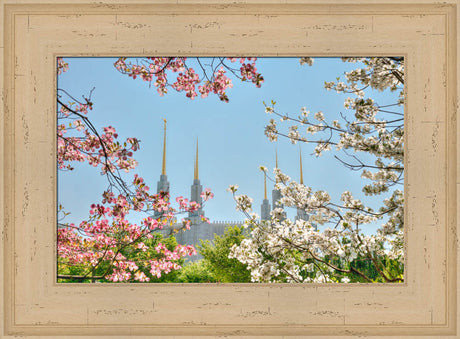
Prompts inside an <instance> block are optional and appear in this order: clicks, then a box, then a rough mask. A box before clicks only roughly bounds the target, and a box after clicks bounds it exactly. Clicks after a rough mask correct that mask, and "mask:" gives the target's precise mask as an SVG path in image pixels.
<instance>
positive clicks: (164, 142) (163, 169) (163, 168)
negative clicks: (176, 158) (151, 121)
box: [161, 118, 166, 175]
mask: <svg viewBox="0 0 460 339" xmlns="http://www.w3.org/2000/svg"><path fill="white" fill-rule="evenodd" d="M163 121H164V131H163V165H162V166H161V174H162V175H166V119H164V118H163Z"/></svg>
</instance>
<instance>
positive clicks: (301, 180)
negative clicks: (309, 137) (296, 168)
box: [299, 146, 303, 185]
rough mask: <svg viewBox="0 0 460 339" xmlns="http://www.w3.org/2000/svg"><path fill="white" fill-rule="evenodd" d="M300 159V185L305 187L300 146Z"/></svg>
mask: <svg viewBox="0 0 460 339" xmlns="http://www.w3.org/2000/svg"><path fill="white" fill-rule="evenodd" d="M299 157H300V184H301V185H303V170H302V149H301V148H300V146H299Z"/></svg>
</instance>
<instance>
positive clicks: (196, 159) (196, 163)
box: [193, 137, 198, 180]
mask: <svg viewBox="0 0 460 339" xmlns="http://www.w3.org/2000/svg"><path fill="white" fill-rule="evenodd" d="M193 179H195V180H198V137H197V138H196V156H195V171H194V175H193Z"/></svg>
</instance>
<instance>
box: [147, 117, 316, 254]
mask: <svg viewBox="0 0 460 339" xmlns="http://www.w3.org/2000/svg"><path fill="white" fill-rule="evenodd" d="M276 167H278V156H276ZM300 172H301V174H300V175H301V179H300V180H301V181H300V183H301V184H303V175H302V159H300ZM169 188H170V184H169V182H168V177H167V175H166V120H164V136H163V163H162V171H161V175H160V180H159V181H158V183H157V193H160V192H161V191H163V192H169ZM190 191H191V192H190V201H191V202H192V201H195V202H196V203H198V204H199V205H200V208H199V209H197V210H196V211H194V212H189V213H188V216H187V218H186V219H188V220H190V222H191V224H190V229H189V230H187V229H185V228H184V225H183V223H174V224H173V225H171V226H170V227H167V228H164V229H163V230H161V231H160V232H161V234H162V235H163V236H164V237H168V236H170V235H171V234H173V235H174V237H175V238H176V240H177V242H178V243H179V244H182V245H199V244H200V240H203V241H205V240H209V241H212V240H213V239H214V236H215V235H223V234H224V232H225V230H226V229H227V228H228V227H230V226H232V227H233V226H242V225H243V221H210V223H207V222H203V221H202V216H203V217H204V216H205V211H204V210H203V208H202V203H203V201H202V197H201V193H202V191H203V186H202V185H201V182H200V178H199V164H198V140H197V145H196V155H195V164H194V175H193V184H192V185H191V190H190ZM280 198H281V192H280V191H279V190H276V189H274V190H273V191H272V202H273V206H278V207H281V208H283V206H281V205H278V204H277V202H278V200H279V199H280ZM270 212H271V206H270V203H269V201H268V199H267V182H266V177H265V178H264V200H263V202H262V205H261V220H269V219H270V218H271V215H270ZM154 215H155V217H160V216H161V212H155V214H154ZM285 217H286V214H285V213H284V218H285ZM298 218H300V219H303V220H308V215H307V214H306V212H305V211H303V210H300V209H297V216H296V220H297V219H298ZM199 259H202V256H201V255H199V254H197V255H195V256H193V257H191V258H189V259H188V260H189V261H196V260H199Z"/></svg>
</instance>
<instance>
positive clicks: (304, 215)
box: [295, 147, 309, 221]
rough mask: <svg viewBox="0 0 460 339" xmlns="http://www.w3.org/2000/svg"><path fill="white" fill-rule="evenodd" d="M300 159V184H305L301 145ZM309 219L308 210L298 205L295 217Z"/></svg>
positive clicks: (296, 218)
mask: <svg viewBox="0 0 460 339" xmlns="http://www.w3.org/2000/svg"><path fill="white" fill-rule="evenodd" d="M299 159H300V184H301V185H303V169H302V150H301V149H300V147H299ZM308 219H309V217H308V214H307V212H306V211H305V210H304V209H302V208H298V207H297V215H296V217H295V220H305V221H307V220H308Z"/></svg>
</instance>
